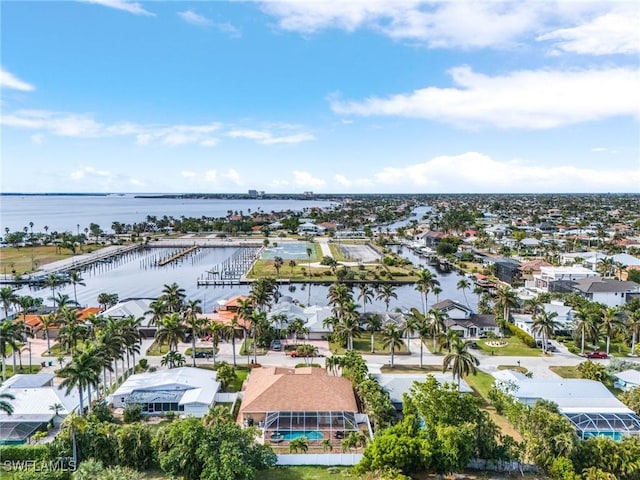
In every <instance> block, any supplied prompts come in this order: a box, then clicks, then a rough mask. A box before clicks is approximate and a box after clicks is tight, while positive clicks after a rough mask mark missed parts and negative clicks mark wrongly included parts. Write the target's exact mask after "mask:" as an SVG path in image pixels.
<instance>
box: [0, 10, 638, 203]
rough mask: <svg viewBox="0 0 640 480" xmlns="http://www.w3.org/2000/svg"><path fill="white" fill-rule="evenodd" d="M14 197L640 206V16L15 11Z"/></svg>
mask: <svg viewBox="0 0 640 480" xmlns="http://www.w3.org/2000/svg"><path fill="white" fill-rule="evenodd" d="M1 21H2V25H1V27H2V28H1V30H2V42H1V47H0V48H1V52H0V53H1V56H0V59H1V67H2V71H1V73H0V87H1V100H0V108H1V115H0V128H1V134H2V144H1V149H2V150H1V154H2V172H1V190H2V192H246V191H247V190H248V189H258V190H265V191H267V192H294V193H297V192H303V191H308V190H311V191H314V192H322V193H325V192H326V193H339V192H353V193H367V192H372V193H387V192H389V193H392V192H398V193H432V192H442V193H449V192H452V193H458V192H461V193H465V192H638V191H639V190H640V188H639V186H640V125H639V120H640V73H639V72H640V69H639V67H640V6H639V4H638V3H637V2H611V1H609V2H601V3H599V2H593V1H589V2H582V3H581V2H567V1H561V2H553V1H548V2H542V1H534V2H523V1H517V2H478V1H474V2H464V1H456V2H453V1H452V2H447V1H444V2H424V1H419V0H407V1H403V2H399V1H388V0H387V1H364V0H349V1H331V2H329V1H326V2H306V1H291V2H220V1H199V2H128V1H125V0H87V1H66V2H55V1H43V2H18V1H5V2H3V3H2V16H1Z"/></svg>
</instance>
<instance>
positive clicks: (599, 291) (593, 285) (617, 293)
mask: <svg viewBox="0 0 640 480" xmlns="http://www.w3.org/2000/svg"><path fill="white" fill-rule="evenodd" d="M571 286H572V288H573V290H574V291H575V292H576V293H579V294H580V295H582V296H583V297H585V298H586V299H588V300H589V301H591V302H598V303H602V304H604V305H607V306H608V307H620V306H622V305H625V304H626V303H627V301H628V298H629V299H630V298H631V297H632V296H633V295H634V294H639V293H640V285H638V284H637V283H635V282H629V281H620V280H615V279H613V278H600V277H590V278H583V279H580V280H576V281H575V282H573V283H572V285H571Z"/></svg>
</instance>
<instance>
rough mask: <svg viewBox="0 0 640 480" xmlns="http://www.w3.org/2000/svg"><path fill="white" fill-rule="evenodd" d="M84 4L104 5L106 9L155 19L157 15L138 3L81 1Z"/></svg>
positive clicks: (118, 0) (120, 0)
mask: <svg viewBox="0 0 640 480" xmlns="http://www.w3.org/2000/svg"><path fill="white" fill-rule="evenodd" d="M79 1H81V2H83V3H94V4H96V5H102V6H104V7H109V8H115V9H116V10H122V11H124V12H128V13H132V14H134V15H144V16H148V17H155V13H152V12H150V11H148V10H145V8H144V7H143V6H142V5H141V4H140V3H138V2H128V1H126V0H79Z"/></svg>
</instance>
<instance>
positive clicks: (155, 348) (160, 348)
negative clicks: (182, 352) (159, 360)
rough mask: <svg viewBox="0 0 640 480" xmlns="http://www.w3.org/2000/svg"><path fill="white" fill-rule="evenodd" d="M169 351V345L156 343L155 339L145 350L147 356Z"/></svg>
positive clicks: (158, 355)
mask: <svg viewBox="0 0 640 480" xmlns="http://www.w3.org/2000/svg"><path fill="white" fill-rule="evenodd" d="M168 352H169V345H165V344H162V345H158V342H157V341H155V340H154V341H153V343H152V344H151V346H150V347H149V349H148V350H147V353H146V356H148V357H161V356H162V355H164V354H165V353H168Z"/></svg>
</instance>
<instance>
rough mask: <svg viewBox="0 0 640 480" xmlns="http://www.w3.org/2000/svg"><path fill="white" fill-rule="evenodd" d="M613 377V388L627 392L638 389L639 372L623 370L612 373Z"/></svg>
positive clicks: (639, 381)
mask: <svg viewBox="0 0 640 480" xmlns="http://www.w3.org/2000/svg"><path fill="white" fill-rule="evenodd" d="M613 376H614V377H616V380H615V383H614V387H616V388H619V389H620V390H624V391H628V390H631V389H633V388H638V387H640V370H624V371H622V372H618V373H614V374H613Z"/></svg>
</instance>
